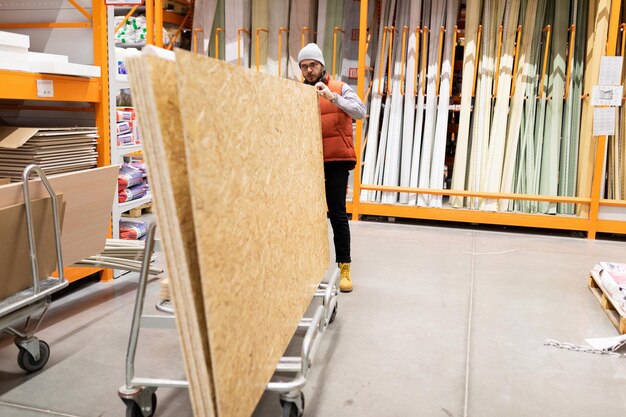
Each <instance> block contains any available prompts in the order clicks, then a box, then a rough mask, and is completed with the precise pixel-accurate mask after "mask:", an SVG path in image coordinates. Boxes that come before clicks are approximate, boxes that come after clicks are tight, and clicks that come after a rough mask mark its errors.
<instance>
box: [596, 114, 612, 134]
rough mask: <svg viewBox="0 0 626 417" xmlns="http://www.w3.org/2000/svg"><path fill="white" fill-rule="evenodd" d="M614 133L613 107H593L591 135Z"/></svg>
mask: <svg viewBox="0 0 626 417" xmlns="http://www.w3.org/2000/svg"><path fill="white" fill-rule="evenodd" d="M614 134H615V107H596V108H595V109H593V136H612V135H614Z"/></svg>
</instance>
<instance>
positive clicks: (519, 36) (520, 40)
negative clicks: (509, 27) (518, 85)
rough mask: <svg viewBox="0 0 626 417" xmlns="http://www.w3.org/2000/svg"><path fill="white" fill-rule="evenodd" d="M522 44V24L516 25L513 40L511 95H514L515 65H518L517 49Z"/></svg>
mask: <svg viewBox="0 0 626 417" xmlns="http://www.w3.org/2000/svg"><path fill="white" fill-rule="evenodd" d="M521 44H522V25H518V26H517V41H516V42H515V60H514V61H513V77H512V78H511V80H512V84H511V97H513V96H514V95H515V78H516V77H517V67H518V65H519V50H520V46H521Z"/></svg>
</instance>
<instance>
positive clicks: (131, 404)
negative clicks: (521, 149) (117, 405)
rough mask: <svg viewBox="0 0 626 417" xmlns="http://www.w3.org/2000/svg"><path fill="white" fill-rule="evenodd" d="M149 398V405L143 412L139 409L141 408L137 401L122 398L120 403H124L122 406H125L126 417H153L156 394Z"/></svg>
mask: <svg viewBox="0 0 626 417" xmlns="http://www.w3.org/2000/svg"><path fill="white" fill-rule="evenodd" d="M150 398H151V404H150V405H149V406H148V407H144V410H143V411H142V409H141V406H140V405H139V404H138V403H137V401H135V400H133V399H130V398H122V401H124V404H126V417H152V416H154V412H155V411H156V406H157V396H156V393H154V392H153V393H152V395H151V396H150ZM145 413H147V414H145Z"/></svg>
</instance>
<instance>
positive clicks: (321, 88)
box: [315, 81, 335, 101]
mask: <svg viewBox="0 0 626 417" xmlns="http://www.w3.org/2000/svg"><path fill="white" fill-rule="evenodd" d="M315 89H316V90H317V94H319V95H320V96H322V97H324V98H325V99H326V100H330V101H333V100H334V99H335V94H334V93H333V92H332V91H330V89H329V88H328V86H327V85H326V84H324V83H323V82H321V81H320V82H318V83H317V84H315Z"/></svg>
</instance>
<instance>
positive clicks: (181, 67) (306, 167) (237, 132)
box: [176, 52, 329, 417]
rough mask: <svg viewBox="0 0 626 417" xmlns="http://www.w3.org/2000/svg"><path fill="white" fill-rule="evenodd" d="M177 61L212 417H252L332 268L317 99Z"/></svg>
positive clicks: (269, 79) (257, 76) (270, 80)
mask: <svg viewBox="0 0 626 417" xmlns="http://www.w3.org/2000/svg"><path fill="white" fill-rule="evenodd" d="M176 60H177V69H178V73H179V87H180V88H179V99H180V103H181V114H182V121H183V127H184V130H185V145H186V147H187V166H188V173H189V181H190V185H191V197H192V203H193V218H194V223H195V224H194V227H195V231H196V241H197V250H198V259H199V262H200V272H201V275H202V290H203V295H204V308H205V312H206V319H207V326H208V335H209V348H210V353H211V362H212V370H213V381H214V382H215V390H216V402H217V412H218V416H220V417H249V416H250V415H251V414H252V411H253V410H254V407H255V405H256V404H257V402H258V400H259V398H260V397H261V395H262V393H263V390H264V389H265V386H266V384H267V382H268V381H269V379H270V378H271V375H272V374H273V372H274V369H275V367H276V364H277V362H278V360H279V359H280V357H281V355H282V354H283V352H284V349H285V348H286V347H287V345H288V343H289V341H290V340H291V337H292V336H293V333H294V331H295V329H296V327H297V323H298V321H299V320H300V318H301V317H302V316H303V314H304V312H305V311H306V308H307V306H308V304H309V302H310V301H311V298H312V296H313V294H314V292H315V288H316V286H317V284H318V283H319V282H320V280H321V279H322V277H323V275H324V272H325V270H326V268H327V266H328V259H329V256H328V235H327V223H326V216H325V214H326V207H325V199H324V183H323V181H324V179H323V178H324V174H323V157H322V141H321V123H320V114H319V107H318V99H317V96H316V94H315V91H314V90H313V88H312V87H309V86H305V85H302V84H300V83H297V82H294V81H290V80H285V79H279V78H277V77H274V76H269V75H265V74H261V73H257V72H255V71H252V70H247V69H243V68H240V67H237V66H234V65H230V64H226V63H224V62H220V61H216V60H213V59H210V58H206V57H201V56H195V55H192V54H189V53H185V52H178V53H177V54H176Z"/></svg>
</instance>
